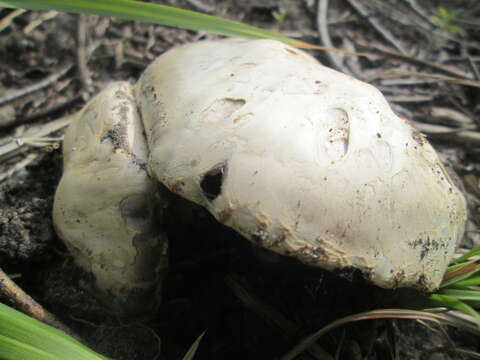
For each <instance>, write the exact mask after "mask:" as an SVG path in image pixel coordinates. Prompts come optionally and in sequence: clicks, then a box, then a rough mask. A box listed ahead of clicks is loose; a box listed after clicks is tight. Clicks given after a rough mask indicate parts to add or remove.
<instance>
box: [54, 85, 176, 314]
mask: <svg viewBox="0 0 480 360" xmlns="http://www.w3.org/2000/svg"><path fill="white" fill-rule="evenodd" d="M63 156H64V169H63V176H62V179H61V181H60V184H59V185H58V188H57V191H56V194H55V201H54V208H53V221H54V224H55V229H56V231H57V233H58V235H59V236H60V238H62V239H63V240H64V241H65V243H66V244H67V246H68V249H69V250H70V252H71V253H72V255H73V257H74V258H75V260H76V262H77V264H79V265H80V266H81V267H82V268H84V269H85V270H86V271H88V272H90V273H92V274H93V275H94V277H95V281H96V285H97V287H98V288H99V289H100V290H101V294H100V295H101V297H102V298H104V299H106V300H107V301H109V302H110V303H111V304H112V305H113V309H114V310H115V311H116V312H118V313H125V314H128V313H133V312H138V311H139V310H147V309H149V308H150V307H151V306H152V305H154V303H155V302H154V301H152V296H153V295H154V292H155V287H156V286H157V284H158V281H159V275H160V272H161V270H162V269H164V268H165V267H166V261H167V257H166V255H167V254H166V245H167V242H166V237H165V235H164V234H163V233H162V231H161V229H159V227H158V226H157V220H156V217H155V208H156V201H155V199H156V198H159V195H158V191H157V185H156V183H155V182H154V181H153V180H152V179H151V178H150V177H149V176H148V174H147V171H146V161H147V148H146V142H145V138H144V135H143V127H142V124H141V122H140V116H139V114H138V112H137V107H136V105H135V101H134V99H133V95H132V87H131V85H129V84H128V83H115V84H112V85H110V86H108V87H107V88H106V89H104V90H103V91H102V92H101V93H100V94H98V95H97V96H96V97H95V98H94V99H92V101H90V102H89V103H88V104H87V105H86V106H85V107H84V108H83V110H82V111H80V113H79V114H78V115H77V118H76V119H75V120H74V122H73V123H72V125H70V127H69V129H68V131H67V133H66V134H65V139H64V144H63ZM159 201H162V199H161V198H159Z"/></svg>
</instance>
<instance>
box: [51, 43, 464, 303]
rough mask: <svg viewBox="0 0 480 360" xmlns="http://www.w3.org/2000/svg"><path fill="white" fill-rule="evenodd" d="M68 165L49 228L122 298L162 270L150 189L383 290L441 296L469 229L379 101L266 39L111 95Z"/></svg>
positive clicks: (68, 147) (432, 163)
mask: <svg viewBox="0 0 480 360" xmlns="http://www.w3.org/2000/svg"><path fill="white" fill-rule="evenodd" d="M133 94H134V95H133ZM134 98H135V100H134ZM135 103H136V104H135ZM137 106H138V109H137ZM139 114H141V116H140V115H139ZM140 118H141V119H142V121H143V127H142V124H141V122H140ZM143 131H144V132H145V134H146V137H147V139H146V140H147V143H148V147H147V146H146V144H145V143H144V142H143V140H144V139H143V135H142V134H143ZM112 133H115V134H116V135H115V136H113V137H112V136H111V135H112ZM117 135H118V136H117ZM119 139H120V140H119ZM147 148H148V155H147ZM64 155H65V170H64V175H63V178H62V181H61V183H60V185H59V188H58V190H57V194H56V199H55V209H54V221H55V224H56V228H57V231H58V233H59V235H60V237H61V238H62V239H64V240H65V242H66V243H67V244H68V246H69V248H70V249H71V250H72V253H73V254H74V256H75V258H76V259H77V262H78V263H79V264H80V265H82V266H83V267H84V268H86V269H87V270H89V271H91V272H92V273H93V274H94V275H95V276H96V278H97V284H98V286H99V288H100V289H103V291H104V292H107V293H112V294H114V295H115V296H117V297H118V296H119V294H122V291H123V289H126V293H127V294H128V293H132V290H136V289H138V288H140V289H149V288H151V287H152V286H153V282H154V279H155V277H156V276H155V274H156V272H155V270H154V269H158V266H159V265H160V266H161V264H164V263H165V257H164V256H165V254H164V251H165V244H166V240H165V238H164V237H163V236H162V235H157V234H161V233H160V232H158V233H157V232H155V231H156V226H155V221H154V219H153V214H151V213H150V209H153V207H154V204H152V201H153V200H154V199H155V196H149V195H148V194H154V193H155V192H156V191H157V190H156V187H155V184H154V183H153V180H152V179H151V178H155V179H156V180H158V181H159V182H161V183H163V184H164V185H165V186H166V187H167V188H168V189H170V190H171V191H172V192H174V193H176V194H178V195H180V196H182V197H184V198H186V199H188V200H191V201H193V202H195V203H197V204H199V205H201V206H204V207H205V208H206V209H207V210H208V211H210V212H211V213H212V214H213V216H215V218H216V219H217V220H218V221H219V222H221V223H224V224H225V225H227V226H230V227H232V228H233V229H235V230H236V231H238V232H239V233H241V234H242V235H243V236H245V237H246V238H247V239H249V240H250V241H252V242H253V243H255V244H258V245H259V246H261V247H263V248H266V249H269V250H272V251H274V252H277V253H279V254H283V255H288V256H291V257H295V258H297V259H299V260H300V261H302V262H304V263H306V264H309V265H314V266H319V267H323V268H326V269H340V268H345V267H353V268H356V269H359V270H361V271H362V272H363V273H364V275H365V276H366V277H367V278H369V279H370V280H371V281H372V282H373V283H375V284H377V285H379V286H382V287H389V288H394V287H415V288H418V289H422V290H433V289H435V288H437V287H438V286H439V283H440V281H441V279H442V277H443V274H444V271H445V269H446V267H447V264H448V262H449V260H450V259H451V257H452V256H453V254H454V251H455V247H456V245H457V244H458V242H459V241H460V239H461V237H462V234H463V230H464V223H465V219H466V204H465V200H464V198H463V196H462V194H461V193H460V192H459V190H458V189H457V188H456V187H455V186H454V184H453V183H452V181H451V180H450V178H449V176H448V174H447V173H446V171H445V170H444V168H443V166H442V164H441V163H440V161H439V159H438V157H437V155H436V154H435V151H434V150H433V148H432V147H431V146H430V145H429V144H428V142H427V141H426V140H425V139H424V137H423V136H422V135H421V134H419V133H418V132H416V131H415V130H414V129H413V128H412V126H411V125H410V124H409V123H408V122H406V121H404V120H402V119H400V118H398V117H397V116H396V115H395V114H394V113H393V112H392V110H391V109H390V107H389V105H388V104H387V102H386V100H385V98H384V97H383V96H382V94H381V93H380V92H379V91H378V90H377V89H375V88H374V87H372V86H370V85H368V84H366V83H363V82H361V81H358V80H356V79H353V78H351V77H349V76H346V75H344V74H341V73H338V72H336V71H333V70H331V69H328V68H326V67H324V66H322V65H320V64H319V63H318V62H317V61H316V60H315V59H314V58H312V57H310V56H309V55H307V54H305V53H303V52H301V51H299V50H297V49H295V48H292V47H289V46H287V45H284V44H282V43H279V42H276V41H272V40H255V41H247V40H238V39H228V40H221V41H204V42H199V43H195V44H188V45H184V46H181V47H178V48H175V49H173V50H171V51H168V52H167V53H165V54H164V55H162V56H161V57H159V58H158V59H157V60H156V61H155V62H154V63H152V64H151V65H150V66H149V67H148V68H147V70H146V71H145V72H144V73H143V75H142V76H141V78H140V80H139V81H138V83H137V84H136V86H135V88H134V90H133V92H132V89H131V88H130V85H128V84H126V83H117V84H113V85H111V86H110V87H108V88H107V89H105V90H104V91H103V92H102V93H100V94H99V95H98V96H97V97H96V98H94V99H93V100H92V101H91V102H90V103H89V104H87V105H86V107H85V108H84V109H83V110H82V112H81V114H80V115H79V116H78V119H77V120H76V121H75V122H74V124H72V126H71V127H70V128H69V130H68V132H67V134H66V137H65V149H64ZM145 166H146V167H147V168H148V172H149V174H150V176H151V178H150V177H149V176H148V175H147V173H146V171H145ZM123 207H126V208H125V209H123ZM145 209H149V210H145ZM152 213H153V212H152ZM133 292H135V291H133ZM122 296H123V295H122ZM122 296H120V298H122V299H123V300H122V301H123V303H128V301H127V300H125V299H124V297H122ZM122 301H120V303H122Z"/></svg>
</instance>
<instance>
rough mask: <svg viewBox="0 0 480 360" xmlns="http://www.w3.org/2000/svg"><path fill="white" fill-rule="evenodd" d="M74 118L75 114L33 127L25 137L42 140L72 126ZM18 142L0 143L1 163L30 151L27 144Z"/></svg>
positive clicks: (13, 140) (15, 140) (16, 140)
mask: <svg viewBox="0 0 480 360" xmlns="http://www.w3.org/2000/svg"><path fill="white" fill-rule="evenodd" d="M74 117H75V114H73V115H68V116H66V117H63V118H60V119H57V120H54V121H51V122H49V123H46V124H41V125H36V126H32V127H31V128H29V129H28V130H27V131H26V132H25V134H24V137H35V138H41V137H43V136H46V135H48V134H51V133H53V132H55V131H58V130H60V129H63V128H64V127H66V126H67V125H68V124H70V122H71V121H72V120H73V118H74ZM18 140H19V139H11V140H10V141H8V142H6V143H2V142H1V141H0V162H3V161H5V160H7V159H10V158H11V157H13V156H15V155H18V154H20V153H22V152H24V151H26V150H27V149H28V146H27V144H25V143H21V142H19V141H18Z"/></svg>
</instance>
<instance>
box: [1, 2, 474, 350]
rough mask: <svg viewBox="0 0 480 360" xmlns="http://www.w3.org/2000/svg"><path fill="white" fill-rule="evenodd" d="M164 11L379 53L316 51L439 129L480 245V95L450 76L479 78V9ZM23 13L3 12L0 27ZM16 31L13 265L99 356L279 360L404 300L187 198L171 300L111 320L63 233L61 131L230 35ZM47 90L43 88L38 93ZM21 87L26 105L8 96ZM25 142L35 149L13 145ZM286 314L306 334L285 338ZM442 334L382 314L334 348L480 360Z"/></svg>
mask: <svg viewBox="0 0 480 360" xmlns="http://www.w3.org/2000/svg"><path fill="white" fill-rule="evenodd" d="M162 3H167V4H170V5H174V6H179V7H183V8H189V9H194V10H201V11H207V12H211V13H212V14H215V15H219V16H225V17H229V18H232V19H236V20H240V21H244V22H247V23H250V24H253V25H257V26H262V27H265V28H269V29H271V30H275V31H282V32H284V33H286V34H287V35H291V36H296V35H302V36H303V39H304V40H306V41H308V42H312V43H323V44H328V43H329V42H330V43H332V44H333V45H335V46H338V47H342V48H344V49H347V50H353V51H367V52H372V53H375V56H371V57H368V58H365V57H353V56H349V57H343V55H338V54H333V53H315V54H314V55H315V56H318V57H319V59H321V60H322V62H323V63H325V64H327V65H330V66H332V67H336V68H337V69H339V70H341V71H344V72H347V73H350V74H353V75H354V76H356V77H359V78H361V79H363V80H367V81H370V82H372V83H373V84H374V85H376V86H377V87H379V88H380V90H382V92H383V93H384V94H385V95H386V96H387V99H388V100H389V101H390V103H391V105H392V107H393V108H394V110H395V111H396V112H397V113H398V114H400V115H401V116H404V117H405V118H409V119H411V120H414V121H416V125H418V127H419V129H420V130H422V131H424V132H426V133H427V134H430V140H431V141H432V142H433V144H434V146H435V148H436V149H437V151H439V153H440V155H441V157H442V158H443V159H444V160H445V161H446V162H447V165H448V167H450V168H451V169H452V170H454V171H455V172H456V174H457V176H456V179H457V181H458V184H460V185H461V187H462V188H463V189H464V193H465V195H466V197H467V200H468V204H469V210H470V216H469V222H468V224H467V230H468V232H467V234H466V236H465V240H464V243H463V245H462V246H463V247H465V248H468V247H471V246H472V245H474V244H478V243H480V239H479V237H480V236H479V234H478V225H479V221H480V217H479V198H480V187H479V178H478V176H479V174H480V161H479V160H478V155H479V148H480V147H479V145H480V133H479V131H478V130H479V122H480V108H479V105H478V104H479V103H480V101H479V99H480V90H479V88H478V87H473V86H466V85H461V84H458V80H457V82H455V81H444V79H443V78H441V77H449V78H455V79H463V80H465V79H476V80H479V78H478V77H479V74H478V69H479V68H480V61H479V56H480V40H479V39H480V27H479V25H478V23H476V22H475V21H473V20H474V19H478V17H479V16H480V7H479V6H478V5H475V4H473V5H472V3H473V2H471V1H449V2H447V1H443V2H442V1H428V2H415V1H393V0H392V1H373V0H369V1H352V0H348V1H347V0H345V1H339V2H330V4H328V2H326V1H324V0H323V1H322V0H321V1H318V2H316V1H308V0H303V1H300V0H282V1H259V0H248V1H246V0H243V1H220V0H196V1H192V0H184V1H180V0H177V1H173V0H171V1H164V2H162ZM440 7H444V8H446V11H447V13H446V14H451V15H452V16H453V19H450V18H449V17H448V16H446V15H445V12H443V11H439V8H440ZM10 14H12V11H11V10H1V11H0V18H1V19H5V18H6V17H7V16H8V15H10ZM442 14H443V15H442ZM433 16H436V18H435V17H433ZM317 21H318V22H319V23H320V24H318V23H317ZM325 23H327V24H328V26H326V27H325V26H321V25H322V24H325ZM6 25H7V26H6V27H5V28H4V29H3V31H2V32H0V64H1V65H0V136H1V139H0V160H1V164H0V181H1V182H0V267H2V268H3V270H5V271H6V272H8V273H9V274H10V275H11V276H13V277H14V278H15V280H16V281H17V283H19V284H20V285H21V286H22V287H23V288H24V289H25V290H26V291H27V292H28V293H29V294H30V295H32V296H33V297H34V298H35V299H37V300H38V301H39V302H40V303H41V304H42V305H43V306H45V307H46V308H47V309H49V310H50V311H51V312H53V313H55V314H56V315H57V316H58V317H59V318H60V319H61V320H62V321H63V322H65V323H66V324H68V325H69V326H70V327H71V328H73V329H74V330H75V331H77V332H78V333H79V334H80V335H81V336H82V337H83V338H84V339H86V340H87V342H88V343H89V344H90V345H91V346H92V347H93V348H94V349H95V350H97V351H99V352H102V353H104V354H105V355H108V356H110V357H112V358H115V359H154V358H156V357H157V358H164V359H179V358H181V356H182V355H183V354H184V353H185V352H186V350H187V349H188V347H189V346H190V345H191V344H192V343H193V341H194V340H195V339H196V338H197V337H198V336H199V335H200V334H201V333H202V332H203V331H205V330H206V331H207V332H206V335H205V337H204V339H203V340H202V343H201V346H200V348H199V352H198V356H197V358H198V359H212V358H218V359H226V358H228V359H237V358H238V359H245V358H252V359H256V358H258V359H271V358H278V357H279V356H281V355H282V354H283V353H285V352H286V351H288V350H289V349H290V348H291V347H292V346H293V345H295V344H296V343H297V342H298V341H299V339H301V337H302V336H304V335H306V334H309V333H310V332H312V331H313V330H316V329H318V328H320V327H321V326H323V325H325V324H327V323H329V322H330V321H333V320H335V319H338V318H339V317H342V316H345V315H349V314H353V313H357V312H360V311H364V310H368V309H373V308H378V307H387V306H389V305H390V304H393V303H394V302H395V299H396V297H397V296H398V294H397V293H394V292H390V291H385V290H381V289H377V288H374V287H372V286H370V285H368V284H366V283H365V282H363V281H362V279H361V277H360V276H359V275H358V274H356V273H350V272H348V271H346V272H344V273H343V274H337V275H333V274H330V273H328V272H324V271H321V270H318V269H309V268H306V267H304V266H301V265H299V264H296V263H292V262H291V261H284V260H279V259H278V258H273V259H272V258H271V256H269V255H268V254H264V253H258V251H254V250H253V249H252V248H251V247H250V246H249V245H248V244H247V243H246V242H245V241H243V240H242V239H241V238H240V236H239V235H237V234H235V233H234V232H233V231H231V230H229V229H226V228H223V227H220V226H218V225H216V223H215V221H214V220H213V219H212V218H211V217H210V216H209V215H208V214H207V213H206V212H205V211H202V210H199V209H197V208H191V207H189V206H188V205H186V204H185V203H184V202H183V201H182V200H180V199H175V200H174V202H173V204H172V205H171V207H172V209H171V213H172V216H171V219H170V221H169V222H168V224H166V228H167V232H168V236H169V238H170V251H171V255H170V269H169V273H168V275H167V278H166V281H165V284H164V287H163V294H162V296H163V303H162V305H161V306H160V307H159V309H158V311H157V312H155V313H150V314H146V315H145V316H143V317H142V318H134V319H118V318H116V317H115V316H114V315H113V314H109V313H108V311H107V310H108V304H101V303H99V302H98V301H97V300H95V298H94V297H92V296H91V291H92V290H91V289H89V287H90V282H89V280H90V276H89V274H85V273H82V272H81V271H80V270H79V269H78V268H77V267H75V266H74V265H73V263H72V260H71V259H70V257H69V255H68V253H67V251H66V249H65V248H64V246H63V245H62V244H61V242H60V241H59V240H58V239H57V238H56V236H55V233H54V231H53V227H52V222H51V207H52V199H53V194H54V191H55V187H56V184H57V183H58V180H59V178H60V175H61V161H62V159H61V154H60V151H59V150H58V148H57V145H58V144H59V140H57V138H59V137H60V136H61V135H62V126H61V124H60V125H58V126H57V127H55V126H54V127H52V126H51V124H52V120H54V119H58V118H61V117H63V116H66V115H67V114H71V113H74V112H75V111H77V110H79V109H80V108H81V107H82V105H83V104H84V103H85V100H86V99H87V98H89V97H90V96H91V95H92V94H94V93H96V92H98V90H99V89H101V88H103V87H104V86H105V84H107V83H108V82H111V81H114V80H128V81H132V82H133V81H135V80H136V79H138V76H139V74H140V73H141V72H142V71H143V69H144V68H145V67H146V65H147V64H148V63H150V62H151V61H152V60H153V59H154V58H155V57H157V56H158V55H160V54H162V53H163V52H164V51H166V50H168V49H169V48H171V47H172V46H176V45H178V44H182V43H186V42H190V41H197V40H203V39H206V38H215V36H212V35H209V34H206V33H198V32H190V31H183V30H176V29H169V28H164V27H160V26H153V25H149V24H138V23H132V22H127V21H120V20H117V19H108V18H98V17H94V16H81V17H79V16H73V15H67V14H57V13H38V12H25V13H19V14H18V16H16V17H15V18H13V19H12V20H11V21H10V22H8V23H6ZM431 75H433V78H432V76H431ZM435 77H436V78H435ZM40 83H43V87H41V89H40V90H37V91H33V92H29V91H25V90H31V89H32V88H31V86H34V85H38V84H40ZM12 94H13V95H15V96H17V97H16V98H15V96H14V98H15V99H14V100H9V98H10V99H11V98H12V96H11V95H12ZM5 99H7V100H8V101H5ZM32 126H33V127H38V128H39V129H40V130H44V129H45V128H46V127H48V126H51V127H52V129H50V130H55V129H57V128H58V129H59V130H58V131H56V132H55V131H50V132H47V134H46V136H48V139H46V138H43V139H39V138H38V137H37V136H32V135H31V134H29V133H28V131H29V130H28V129H29V128H31V127H32ZM47 130H48V129H47ZM13 138H14V139H15V143H16V144H17V145H23V144H25V145H23V146H22V147H21V148H19V146H16V147H15V148H14V149H13V150H11V151H10V150H9V151H7V150H5V149H7V147H6V146H5V145H6V144H11V140H12V139H13ZM8 149H10V148H8ZM185 208H188V211H187V210H185ZM180 209H183V210H184V211H181V210H180ZM186 212H193V213H194V215H195V216H186V215H185V213H186ZM192 219H196V220H192ZM242 294H243V295H242ZM245 294H248V295H249V296H250V297H247V296H246V295H245ZM252 296H254V297H255V299H254V300H252V299H251V297H252ZM246 299H247V300H248V299H250V303H249V304H250V305H247V300H246ZM2 301H6V302H8V299H2ZM252 304H253V305H252ZM265 314H267V315H265ZM268 314H269V315H268ZM278 314H282V316H283V317H286V318H288V319H289V320H290V321H291V323H293V324H294V325H295V326H294V327H293V329H291V328H290V330H288V331H287V332H285V324H283V325H282V321H281V320H278V319H283V318H280V317H279V315H278ZM272 319H273V320H272ZM291 323H289V324H291ZM287 328H288V326H287ZM282 329H283V330H282ZM437 330H438V329H426V328H425V327H424V325H422V324H419V323H416V322H414V321H407V320H399V321H391V320H387V321H376V322H370V321H369V322H364V323H359V324H355V325H351V326H347V327H345V328H343V329H342V330H340V331H337V332H334V333H332V334H331V335H327V336H326V337H325V338H323V340H322V342H321V346H322V347H323V348H324V349H325V350H327V351H328V352H329V353H330V354H335V352H336V351H337V349H340V350H339V351H340V358H342V359H361V358H368V359H388V358H391V357H392V355H391V354H392V353H393V354H395V351H397V352H398V353H399V354H400V357H399V358H400V359H460V358H469V355H465V353H462V352H459V351H457V350H458V349H456V348H455V347H453V344H455V345H456V346H457V347H458V348H461V349H469V350H471V351H479V348H478V339H475V338H471V337H470V336H469V335H467V334H465V333H461V332H458V331H456V330H451V329H450V330H449V335H450V339H448V338H446V337H445V335H444V334H443V333H442V332H441V331H437ZM307 357H310V358H312V357H311V355H305V358H307ZM313 358H314V357H313Z"/></svg>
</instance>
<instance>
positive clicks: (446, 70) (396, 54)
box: [357, 40, 472, 79]
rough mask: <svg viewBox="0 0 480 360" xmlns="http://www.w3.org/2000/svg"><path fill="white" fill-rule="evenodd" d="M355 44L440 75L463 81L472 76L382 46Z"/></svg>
mask: <svg viewBox="0 0 480 360" xmlns="http://www.w3.org/2000/svg"><path fill="white" fill-rule="evenodd" d="M357 44H359V45H361V46H364V47H367V48H371V49H375V50H377V51H380V52H382V53H384V54H387V55H390V56H392V57H395V58H399V59H402V60H405V61H408V62H411V63H413V64H420V65H424V66H428V67H430V68H432V69H435V70H439V71H441V72H442V73H445V74H448V75H453V76H458V77H461V78H464V79H471V78H472V76H471V75H470V74H469V73H466V72H464V71H461V70H460V69H457V68H454V67H451V66H445V65H441V64H437V63H433V62H431V61H427V60H422V59H418V58H415V57H412V56H408V55H403V54H401V53H399V52H396V51H394V50H391V49H387V48H385V47H382V46H375V45H372V44H367V43H365V42H363V41H360V40H357ZM377 55H378V54H377Z"/></svg>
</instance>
